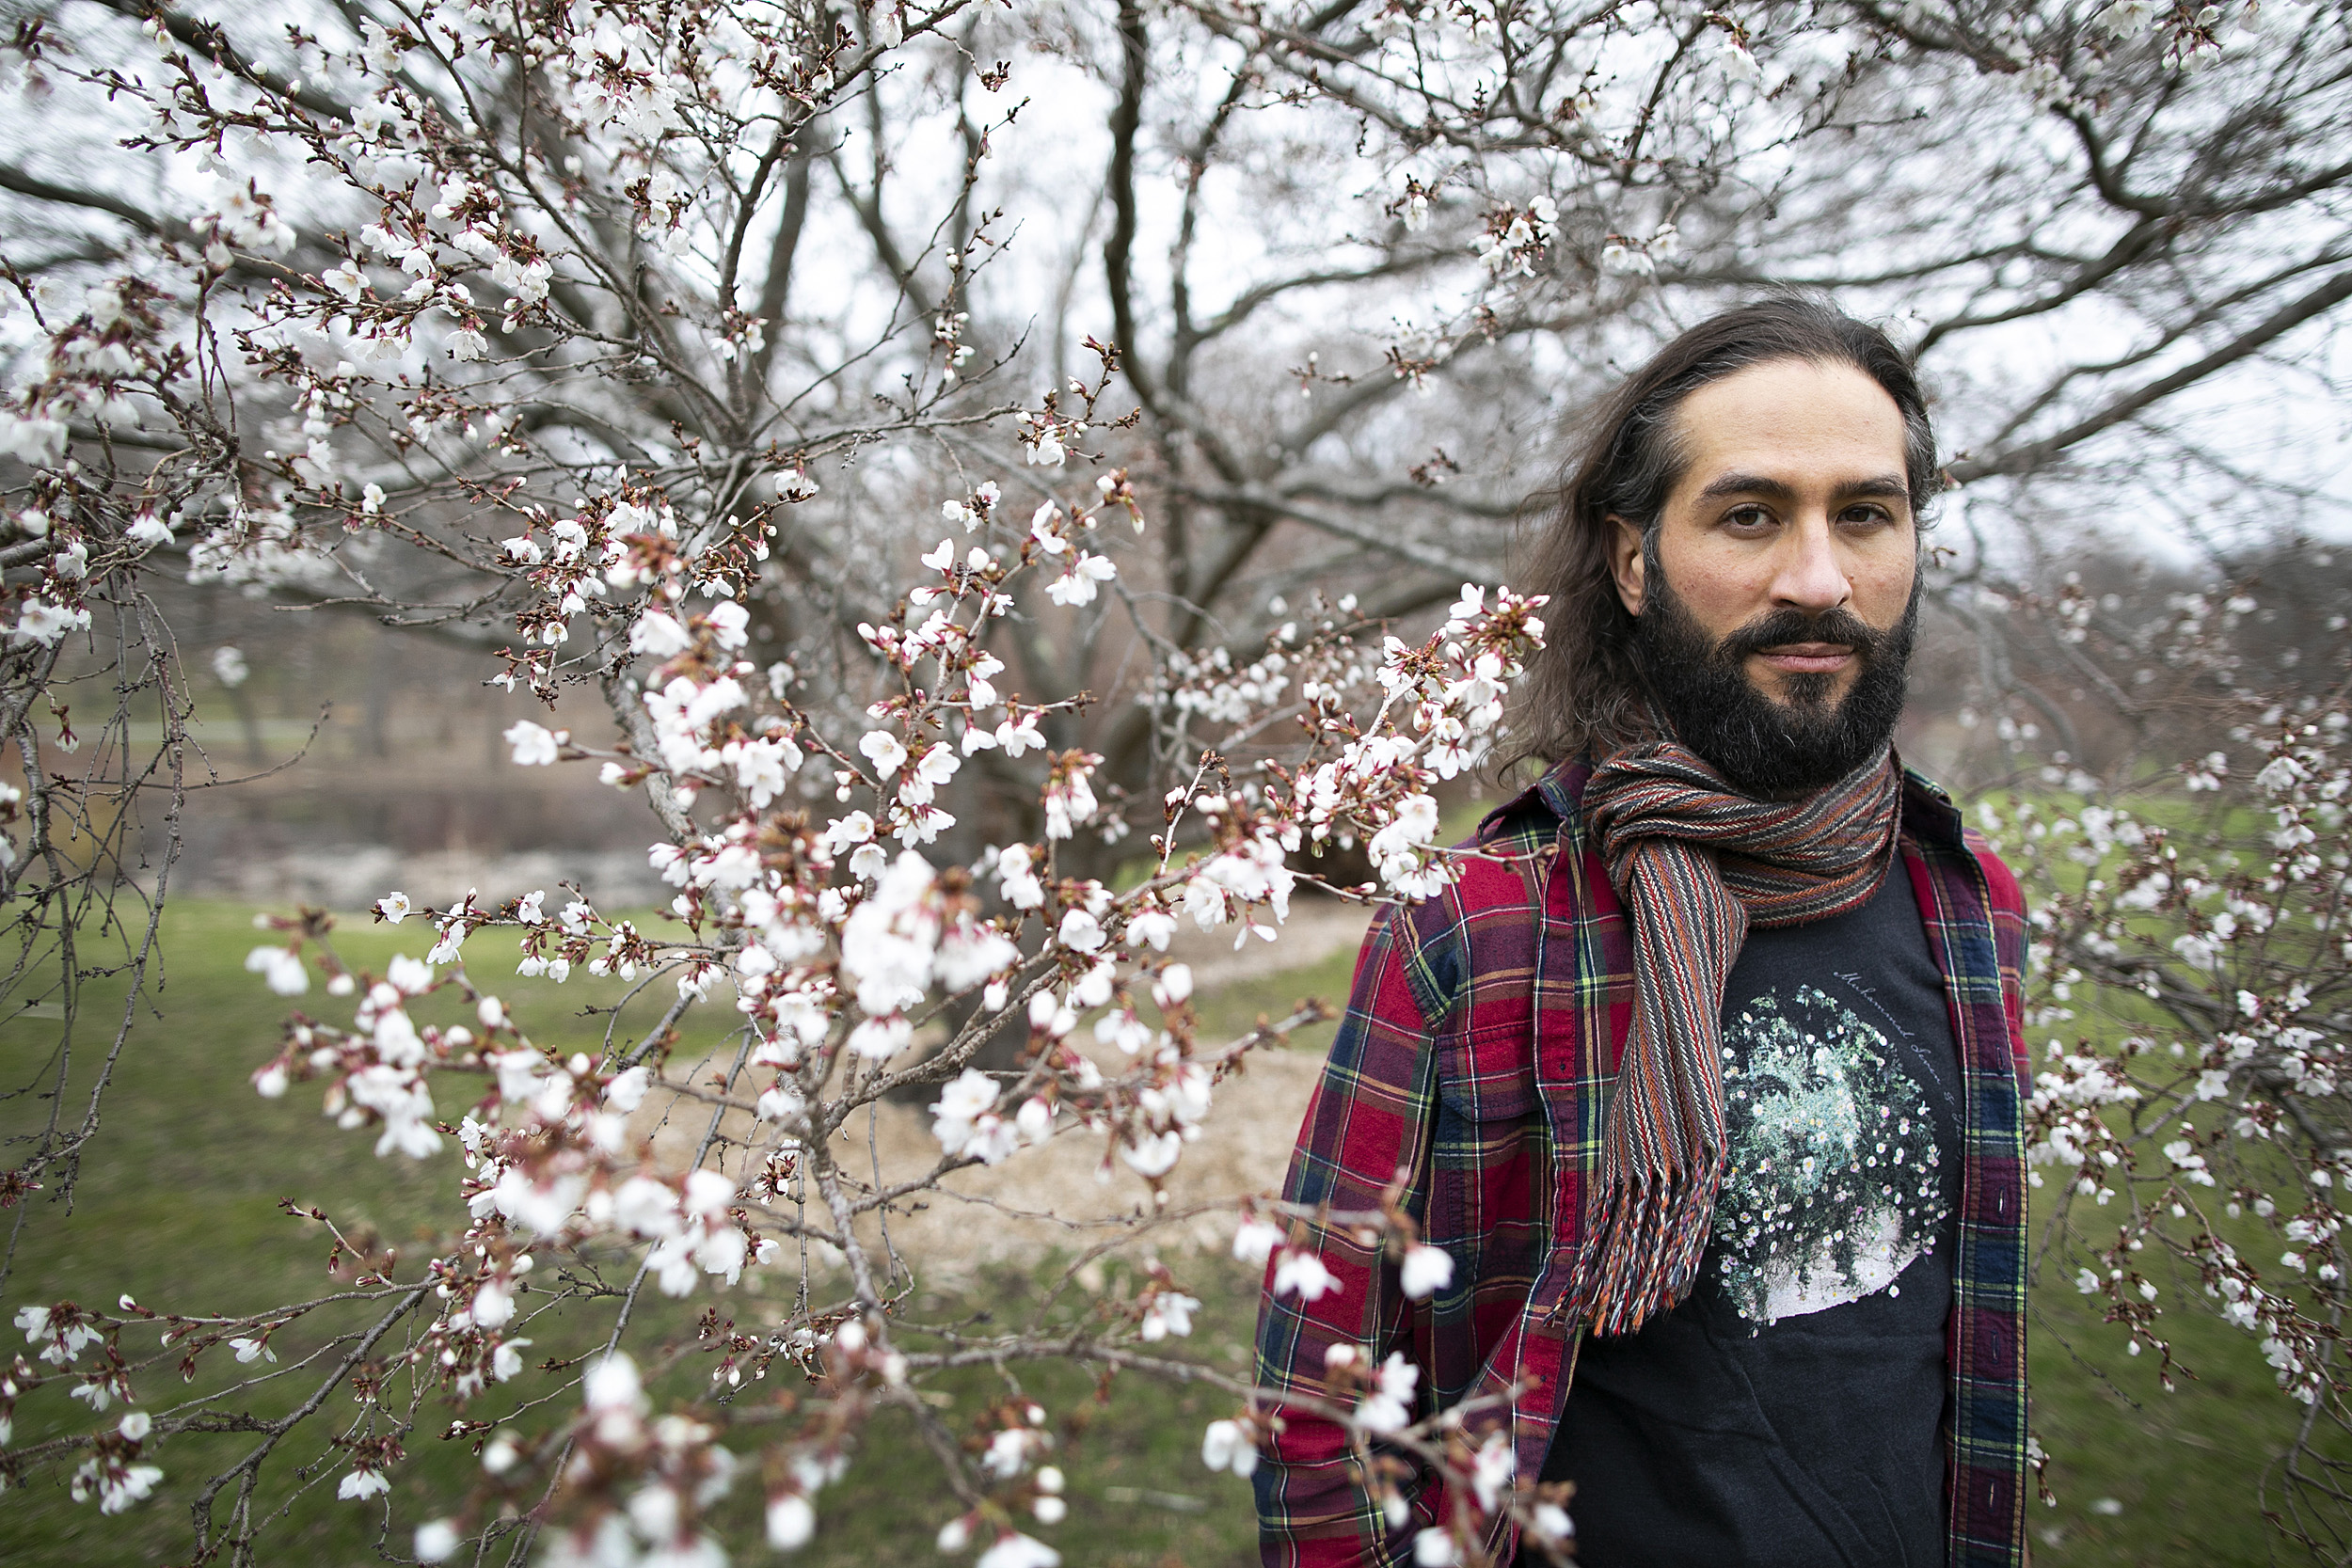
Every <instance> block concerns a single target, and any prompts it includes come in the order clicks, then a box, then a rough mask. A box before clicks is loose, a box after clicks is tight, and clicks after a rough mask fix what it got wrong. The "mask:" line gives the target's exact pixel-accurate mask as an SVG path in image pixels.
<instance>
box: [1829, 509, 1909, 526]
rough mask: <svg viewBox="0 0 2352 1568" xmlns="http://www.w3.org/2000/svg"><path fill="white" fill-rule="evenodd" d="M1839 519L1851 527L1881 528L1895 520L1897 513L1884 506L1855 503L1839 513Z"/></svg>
mask: <svg viewBox="0 0 2352 1568" xmlns="http://www.w3.org/2000/svg"><path fill="white" fill-rule="evenodd" d="M1837 520H1838V521H1839V522H1841V523H1844V524H1845V525H1846V526H1848V527H1849V528H1879V527H1883V526H1884V525H1885V524H1888V523H1891V522H1893V521H1894V520H1895V515H1894V514H1893V513H1891V512H1889V511H1887V510H1886V508H1884V507H1883V506H1868V505H1854V506H1850V507H1848V508H1846V510H1845V511H1843V512H1841V513H1839V514H1838V515H1837Z"/></svg>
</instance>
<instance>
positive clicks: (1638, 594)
mask: <svg viewBox="0 0 2352 1568" xmlns="http://www.w3.org/2000/svg"><path fill="white" fill-rule="evenodd" d="M1608 522H1609V575H1610V576H1611V577H1612V578H1615V579H1616V584H1617V597H1618V598H1619V599H1621V600H1623V601H1624V603H1625V609H1626V613H1627V614H1629V615H1639V614H1641V613H1642V599H1643V588H1644V582H1643V578H1642V573H1643V568H1644V566H1645V562H1644V561H1643V559H1642V531H1641V530H1640V529H1638V528H1635V527H1634V526H1633V525H1632V524H1631V523H1629V522H1627V521H1626V520H1625V519H1624V518H1623V517H1620V516H1618V515H1615V514H1614V513H1612V514H1610V515H1609V519H1608Z"/></svg>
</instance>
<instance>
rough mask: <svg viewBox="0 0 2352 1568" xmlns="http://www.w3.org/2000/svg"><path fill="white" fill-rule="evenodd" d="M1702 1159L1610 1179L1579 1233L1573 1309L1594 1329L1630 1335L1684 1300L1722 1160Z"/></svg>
mask: <svg viewBox="0 0 2352 1568" xmlns="http://www.w3.org/2000/svg"><path fill="white" fill-rule="evenodd" d="M1701 1161H1702V1165H1701V1168H1700V1169H1698V1170H1696V1171H1691V1172H1679V1173H1677V1172H1671V1171H1655V1172H1646V1173H1644V1174H1642V1175H1639V1176H1633V1177H1620V1178H1618V1179H1616V1180H1612V1181H1611V1182H1610V1184H1609V1190H1608V1191H1607V1192H1606V1193H1604V1194H1603V1195H1602V1196H1601V1199H1600V1202H1599V1205H1598V1206H1597V1212H1596V1213H1595V1214H1594V1215H1593V1223H1592V1227H1591V1228H1590V1229H1588V1230H1587V1231H1586V1232H1585V1235H1584V1244H1583V1247H1582V1248H1581V1257H1580V1258H1579V1259H1578V1260H1577V1271H1576V1273H1577V1282H1578V1283H1577V1291H1576V1293H1575V1296H1574V1297H1573V1300H1572V1307H1571V1310H1572V1311H1573V1312H1574V1313H1575V1315H1576V1316H1577V1317H1578V1318H1579V1319H1580V1320H1581V1321H1582V1322H1583V1323H1585V1324H1586V1325H1587V1326H1588V1327H1589V1328H1590V1329H1591V1330H1592V1332H1593V1333H1595V1334H1606V1335H1621V1334H1632V1333H1636V1332H1638V1331H1639V1330H1640V1329H1641V1327H1642V1325H1643V1324H1644V1323H1647V1322H1648V1321H1649V1320H1650V1318H1651V1317H1652V1316H1654V1315H1655V1314H1657V1313H1660V1312H1668V1311H1672V1310H1673V1309H1674V1308H1675V1307H1679V1306H1680V1305H1682V1302H1683V1300H1684V1298H1685V1297H1687V1296H1689V1295H1690V1293H1691V1290H1692V1286H1694V1285H1696V1284H1697V1283H1698V1275H1699V1260H1700V1259H1701V1258H1702V1257H1704V1256H1705V1254H1706V1252H1707V1243H1708V1236H1709V1235H1710V1234H1711V1232H1712V1230H1713V1227H1714V1218H1715V1197H1716V1195H1717V1193H1718V1192H1719V1191H1721V1189H1722V1187H1723V1182H1724V1167H1725V1165H1726V1164H1727V1162H1726V1161H1725V1160H1724V1158H1723V1157H1722V1156H1721V1155H1711V1156H1710V1155H1709V1154H1708V1153H1705V1152H1702V1155H1701Z"/></svg>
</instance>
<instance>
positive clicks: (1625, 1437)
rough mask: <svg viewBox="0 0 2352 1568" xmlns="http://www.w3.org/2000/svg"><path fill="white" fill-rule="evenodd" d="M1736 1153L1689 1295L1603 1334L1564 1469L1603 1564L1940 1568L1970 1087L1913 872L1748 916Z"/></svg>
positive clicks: (1580, 1538)
mask: <svg viewBox="0 0 2352 1568" xmlns="http://www.w3.org/2000/svg"><path fill="white" fill-rule="evenodd" d="M1723 1025H1724V1026H1723V1041H1724V1102H1725V1104H1724V1109H1725V1115H1726V1119H1727V1123H1728V1130H1729V1133H1730V1137H1731V1144H1732V1157H1731V1168H1730V1171H1729V1173H1728V1174H1727V1175H1726V1177H1725V1179H1724V1187H1723V1191H1722V1194H1721V1196H1719V1197H1718V1199H1717V1202H1716V1206H1715V1225H1714V1237H1713V1240H1712V1241H1711V1242H1710V1243H1708V1253H1707V1258H1706V1260H1705V1262H1704V1263H1703V1264H1702V1266H1701V1271H1700V1278H1699V1283H1698V1285H1697V1287H1696V1288H1695V1289H1694V1290H1693V1291H1692V1293H1691V1296H1690V1299H1688V1300H1687V1301H1685V1302H1684V1303H1683V1304H1682V1305H1681V1306H1680V1307H1677V1308H1676V1309H1675V1310H1674V1311H1672V1312H1669V1313H1666V1314H1664V1315H1662V1316H1661V1317H1659V1318H1655V1319H1653V1320H1651V1322H1650V1323H1648V1324H1647V1325H1646V1326H1645V1327H1644V1328H1643V1330H1642V1331H1641V1332H1640V1333H1639V1334H1636V1335H1633V1336H1631V1337H1629V1338H1587V1339H1586V1340H1585V1342H1584V1345H1583V1348H1582V1350H1581V1354H1580V1355H1579V1357H1578V1360H1577V1366H1576V1381H1575V1383H1574V1385H1573V1386H1572V1387H1571V1388H1570V1390H1569V1393H1568V1402H1567V1409H1566V1411H1565V1414H1564V1415H1563V1417H1562V1419H1561V1424H1560V1431H1559V1435H1558V1436H1557V1437H1556V1438H1555V1439H1554V1440H1553V1442H1552V1446H1551V1452H1550V1454H1549V1458H1548V1459H1547V1461H1546V1463H1545V1465H1544V1477H1545V1479H1546V1480H1549V1481H1557V1480H1562V1479H1571V1480H1573V1481H1576V1483H1577V1491H1576V1497H1575V1499H1574V1501H1572V1502H1571V1503H1570V1504H1569V1512H1570V1513H1571V1514H1572V1515H1573V1516H1574V1518H1575V1520H1576V1528H1577V1560H1578V1561H1579V1562H1580V1563H1582V1564H1584V1565H1585V1568H1653V1565H1655V1568H1669V1565H1671V1568H1689V1565H1693V1564H1703V1565H1706V1568H1844V1565H1851V1568H1936V1565H1941V1564H1942V1563H1943V1561H1944V1549H1945V1534H1946V1527H1945V1504H1944V1442H1943V1422H1944V1415H1945V1401H1946V1395H1947V1378H1946V1376H1945V1356H1944V1333H1945V1323H1946V1319H1947V1316H1948V1314H1949V1312H1950V1309H1951V1300H1952V1251H1953V1244H1954V1232H1955V1229H1956V1222H1955V1220H1954V1217H1953V1216H1954V1215H1955V1214H1956V1212H1957V1211H1958V1209H1959V1196H1960V1170H1961V1083H1960V1062H1959V1054H1958V1052H1957V1051H1956V1050H1955V1049H1954V1046H1953V1042H1952V1028H1951V1015H1950V1013H1949V1011H1948V1010H1947V1006H1946V1003H1945V996H1944V984H1943V978H1942V974H1941V973H1940V972H1939V971H1938V970H1937V968H1936V966H1935V960H1934V958H1933V956H1932V955H1931V953H1930V952H1929V950H1928V941H1927V931H1926V928H1925V927H1924V926H1923V925H1922V924H1921V922H1920V919H1919V910H1918V904H1917V902H1916V901H1915V898H1914V896H1913V895H1912V890H1911V879H1910V878H1909V877H1908V876H1906V875H1905V874H1904V871H1903V867H1902V865H1901V863H1899V862H1898V863H1897V864H1896V865H1895V867H1894V869H1893V870H1892V871H1891V872H1890V873H1889V874H1888V876H1887V878H1886V881H1885V883H1884V885H1883V886H1882V887H1881V888H1880V890H1879V892H1878V894H1877V895H1875V896H1874V897H1873V898H1872V899H1871V900H1870V902H1868V903H1867V904H1866V905H1864V906H1863V907H1862V908H1860V909H1858V910H1854V911H1850V912H1848V913H1846V914H1843V915H1838V916H1836V917H1833V918H1831V919H1828V920H1821V921H1816V922H1814V923H1812V924H1810V925H1805V926H1796V927H1781V928H1779V929H1775V930H1752V931H1750V932H1749V934H1748V940H1747V943H1746V945H1745V946H1744V947H1742V948H1741V949H1740V958H1739V960H1738V962H1736V963H1735V964H1734V965H1733V966H1732V971H1731V974H1730V977H1729V979H1728V981H1727V983H1726V984H1725V986H1724V1012H1723Z"/></svg>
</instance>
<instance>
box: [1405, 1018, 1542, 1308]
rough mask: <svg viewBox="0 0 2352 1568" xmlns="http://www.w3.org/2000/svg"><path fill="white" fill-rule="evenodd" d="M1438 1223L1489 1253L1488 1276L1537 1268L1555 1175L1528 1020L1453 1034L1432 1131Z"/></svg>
mask: <svg viewBox="0 0 2352 1568" xmlns="http://www.w3.org/2000/svg"><path fill="white" fill-rule="evenodd" d="M1429 1159H1430V1172H1429V1176H1430V1180H1429V1211H1428V1229H1429V1235H1430V1239H1431V1240H1432V1241H1435V1242H1438V1243H1439V1244H1441V1245H1447V1246H1450V1247H1460V1248H1463V1249H1465V1250H1468V1251H1472V1252H1475V1253H1477V1254H1479V1255H1481V1257H1482V1259H1483V1261H1482V1266H1481V1268H1480V1270H1479V1272H1480V1274H1481V1275H1486V1276H1488V1277H1492V1275H1494V1274H1495V1273H1496V1272H1497V1271H1498V1270H1500V1271H1501V1272H1502V1273H1506V1274H1518V1273H1521V1272H1523V1270H1524V1269H1525V1268H1526V1267H1527V1266H1528V1263H1529V1261H1530V1258H1529V1251H1530V1249H1531V1248H1532V1247H1533V1245H1534V1237H1535V1236H1536V1234H1537V1233H1538V1231H1539V1229H1540V1227H1541V1224H1542V1220H1543V1216H1542V1214H1541V1213H1540V1212H1539V1211H1540V1209H1541V1208H1542V1207H1543V1206H1544V1204H1543V1199H1542V1196H1541V1195H1543V1194H1545V1193H1546V1192H1547V1191H1548V1189H1549V1181H1550V1140H1549V1132H1548V1131H1547V1129H1546V1126H1545V1121H1544V1110H1543V1101H1542V1099H1541V1097H1540V1096H1539V1095H1538V1094H1537V1092H1536V1087H1535V1071H1534V1053H1533V1051H1532V1050H1531V1049H1530V1044H1529V1039H1528V1032H1527V1029H1526V1027H1525V1025H1524V1024H1523V1023H1522V1024H1519V1025H1518V1026H1516V1027H1514V1026H1503V1025H1498V1026H1492V1027H1489V1028H1487V1029H1485V1030H1483V1031H1474V1032H1472V1033H1470V1035H1468V1036H1467V1037H1459V1038H1456V1039H1453V1040H1449V1041H1446V1042H1445V1043H1444V1044H1443V1045H1442V1046H1441V1047H1440V1049H1439V1053H1438V1103H1437V1117H1436V1122H1435V1125H1434V1127H1433V1128H1432V1129H1431V1137H1430V1156H1429Z"/></svg>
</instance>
